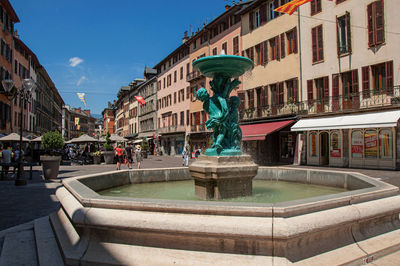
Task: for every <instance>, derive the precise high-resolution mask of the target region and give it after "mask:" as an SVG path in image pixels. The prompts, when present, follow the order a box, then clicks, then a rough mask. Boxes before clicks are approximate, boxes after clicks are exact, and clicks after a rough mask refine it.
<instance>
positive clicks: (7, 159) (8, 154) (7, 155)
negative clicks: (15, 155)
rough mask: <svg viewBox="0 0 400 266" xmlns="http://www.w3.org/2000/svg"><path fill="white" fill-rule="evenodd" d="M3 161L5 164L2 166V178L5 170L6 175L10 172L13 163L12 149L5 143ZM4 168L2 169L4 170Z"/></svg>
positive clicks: (2, 154)
mask: <svg viewBox="0 0 400 266" xmlns="http://www.w3.org/2000/svg"><path fill="white" fill-rule="evenodd" d="M1 158H2V159H1V162H2V163H4V164H5V165H3V166H2V168H3V169H4V171H1V174H2V176H1V178H3V177H4V176H3V172H4V173H6V175H5V176H6V177H7V174H8V169H9V168H10V166H9V164H10V163H11V151H10V149H8V146H7V145H4V150H3V151H2V152H1ZM3 169H2V170H3Z"/></svg>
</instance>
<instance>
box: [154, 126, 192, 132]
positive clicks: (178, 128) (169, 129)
mask: <svg viewBox="0 0 400 266" xmlns="http://www.w3.org/2000/svg"><path fill="white" fill-rule="evenodd" d="M185 131H186V128H185V126H184V125H176V126H169V127H161V128H159V129H158V133H161V134H162V133H164V134H165V133H175V132H185Z"/></svg>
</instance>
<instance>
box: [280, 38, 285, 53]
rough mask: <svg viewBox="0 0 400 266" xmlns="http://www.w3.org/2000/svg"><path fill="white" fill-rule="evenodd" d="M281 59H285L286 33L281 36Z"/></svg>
mask: <svg viewBox="0 0 400 266" xmlns="http://www.w3.org/2000/svg"><path fill="white" fill-rule="evenodd" d="M281 58H285V33H282V34H281Z"/></svg>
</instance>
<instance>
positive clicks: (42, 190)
mask: <svg viewBox="0 0 400 266" xmlns="http://www.w3.org/2000/svg"><path fill="white" fill-rule="evenodd" d="M194 160H195V159H190V160H189V163H192V162H193V161H194ZM181 166H182V158H181V157H180V156H158V157H156V156H149V158H148V159H144V160H143V162H142V168H143V169H146V168H168V167H181ZM283 167H300V168H311V169H324V170H327V169H330V170H334V171H347V172H360V173H363V174H365V175H368V176H371V177H374V178H377V179H380V180H382V181H385V182H387V183H390V184H392V185H395V186H398V187H400V171H382V170H367V169H349V168H333V167H312V166H295V165H287V166H283ZM133 168H136V164H134V166H133ZM121 169H127V167H126V166H124V165H123V166H121ZM114 170H115V165H106V164H101V165H71V166H60V173H59V178H60V179H57V180H52V181H44V180H43V179H42V169H41V166H35V167H33V178H32V180H29V179H28V172H26V173H25V176H26V177H27V182H28V184H27V185H26V186H22V187H17V186H15V185H14V180H11V179H8V180H2V181H0V217H1V218H0V231H1V230H4V229H7V228H9V227H12V226H16V225H19V224H23V223H26V222H30V221H32V220H34V219H37V218H40V217H43V216H46V215H49V214H50V213H52V212H55V211H56V210H57V209H58V207H59V203H58V200H57V198H56V196H55V191H56V189H57V188H58V187H59V186H61V179H64V178H70V177H75V176H81V175H87V174H94V173H101V172H107V171H114ZM10 176H11V175H10V174H9V177H10Z"/></svg>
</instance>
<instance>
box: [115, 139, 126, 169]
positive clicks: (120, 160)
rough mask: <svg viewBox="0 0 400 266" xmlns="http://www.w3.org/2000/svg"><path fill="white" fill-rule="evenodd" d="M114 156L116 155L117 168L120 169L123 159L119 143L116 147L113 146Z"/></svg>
mask: <svg viewBox="0 0 400 266" xmlns="http://www.w3.org/2000/svg"><path fill="white" fill-rule="evenodd" d="M115 156H117V170H121V163H122V162H123V160H124V156H123V149H122V145H121V144H118V147H117V148H115Z"/></svg>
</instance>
